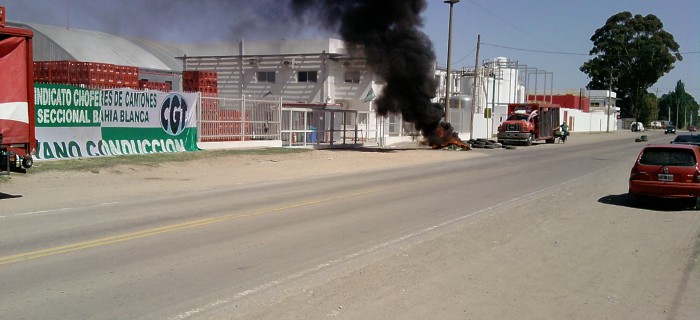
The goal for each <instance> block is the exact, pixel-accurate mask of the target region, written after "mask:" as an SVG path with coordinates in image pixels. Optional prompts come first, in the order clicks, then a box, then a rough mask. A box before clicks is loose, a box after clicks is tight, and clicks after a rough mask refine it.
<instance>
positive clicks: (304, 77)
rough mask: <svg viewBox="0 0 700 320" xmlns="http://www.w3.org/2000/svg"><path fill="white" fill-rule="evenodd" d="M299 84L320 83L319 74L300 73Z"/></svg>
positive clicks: (314, 72)
mask: <svg viewBox="0 0 700 320" xmlns="http://www.w3.org/2000/svg"><path fill="white" fill-rule="evenodd" d="M297 82H318V72H316V71H299V72H298V73H297Z"/></svg>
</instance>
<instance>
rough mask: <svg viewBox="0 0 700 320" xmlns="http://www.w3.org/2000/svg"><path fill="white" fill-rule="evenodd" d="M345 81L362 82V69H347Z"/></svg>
mask: <svg viewBox="0 0 700 320" xmlns="http://www.w3.org/2000/svg"><path fill="white" fill-rule="evenodd" d="M345 83H360V71H357V70H353V71H345Z"/></svg>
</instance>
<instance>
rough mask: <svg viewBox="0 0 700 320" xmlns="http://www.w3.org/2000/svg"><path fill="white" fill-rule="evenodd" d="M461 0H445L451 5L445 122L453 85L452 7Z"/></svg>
mask: <svg viewBox="0 0 700 320" xmlns="http://www.w3.org/2000/svg"><path fill="white" fill-rule="evenodd" d="M459 1H460V0H445V3H449V4H450V22H449V24H450V26H449V32H448V35H447V77H445V80H446V81H445V121H446V122H449V118H450V87H451V85H452V77H451V75H450V72H451V71H452V70H450V64H452V7H453V6H454V4H455V3H457V2H459Z"/></svg>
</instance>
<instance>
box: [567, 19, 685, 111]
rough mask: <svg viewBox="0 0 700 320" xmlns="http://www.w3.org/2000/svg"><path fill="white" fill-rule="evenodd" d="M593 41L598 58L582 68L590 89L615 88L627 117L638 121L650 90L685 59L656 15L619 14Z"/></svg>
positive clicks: (610, 20)
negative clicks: (679, 61)
mask: <svg viewBox="0 0 700 320" xmlns="http://www.w3.org/2000/svg"><path fill="white" fill-rule="evenodd" d="M591 41H592V42H593V49H591V51H590V52H589V54H590V55H591V56H595V57H594V58H592V59H591V60H589V61H587V62H585V63H584V64H583V66H581V68H580V70H581V71H582V72H584V73H585V74H586V75H588V78H590V79H591V80H590V81H589V83H588V85H587V86H586V87H587V88H588V89H597V90H606V89H608V88H609V87H612V89H613V91H615V92H617V94H618V97H619V98H621V101H620V104H619V106H620V109H621V111H622V114H623V116H625V117H633V118H638V117H639V116H640V114H639V112H640V111H642V110H640V109H642V108H641V103H642V102H643V98H644V97H645V96H646V92H647V89H649V87H651V86H652V85H654V84H655V83H656V81H658V80H659V79H660V78H661V77H662V76H663V75H664V74H666V73H668V72H669V71H671V69H673V64H674V63H675V62H676V61H677V60H683V57H682V56H681V55H680V53H679V52H678V49H679V47H680V46H679V45H678V43H676V41H675V40H674V39H673V35H671V34H670V33H668V32H666V31H665V30H664V29H663V24H662V23H661V20H659V18H657V17H656V16H655V15H653V14H649V15H646V16H642V15H639V14H637V15H634V16H632V14H631V13H629V12H626V11H625V12H620V13H617V14H615V15H613V16H612V17H610V18H608V20H607V22H606V23H605V25H604V26H603V27H602V28H600V29H598V30H596V31H595V33H594V34H593V36H592V37H591ZM649 111H651V110H649ZM653 115H654V114H652V116H653ZM646 117H648V116H646V115H645V118H646Z"/></svg>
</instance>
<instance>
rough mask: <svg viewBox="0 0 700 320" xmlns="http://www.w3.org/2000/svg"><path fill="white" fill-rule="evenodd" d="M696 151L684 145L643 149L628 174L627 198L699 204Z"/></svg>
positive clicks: (698, 156) (698, 153)
mask: <svg viewBox="0 0 700 320" xmlns="http://www.w3.org/2000/svg"><path fill="white" fill-rule="evenodd" d="M698 160H700V148H698V146H696V145H688V144H650V145H647V146H646V147H644V149H642V151H641V152H640V153H639V156H638V157H637V161H636V162H635V163H634V166H633V167H632V170H631V172H630V179H629V195H630V198H631V200H632V202H633V203H639V202H640V200H642V198H646V197H653V198H671V199H687V200H689V201H691V204H692V207H693V208H695V209H698V207H699V204H700V167H699V166H698Z"/></svg>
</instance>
